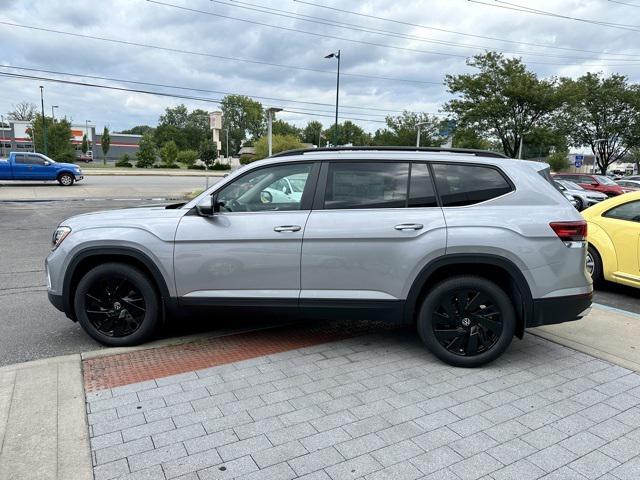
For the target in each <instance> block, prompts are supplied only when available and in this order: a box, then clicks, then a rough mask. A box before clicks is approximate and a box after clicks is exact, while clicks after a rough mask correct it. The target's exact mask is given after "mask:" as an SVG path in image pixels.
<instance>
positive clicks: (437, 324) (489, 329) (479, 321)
mask: <svg viewBox="0 0 640 480" xmlns="http://www.w3.org/2000/svg"><path fill="white" fill-rule="evenodd" d="M417 323H418V333H419V334H420V338H422V341H423V342H424V343H425V345H426V346H427V348H428V349H429V350H430V351H431V352H432V353H433V354H434V355H435V356H436V357H438V358H439V359H441V360H443V361H444V362H446V363H448V364H450V365H454V366H457V367H478V366H480V365H483V364H485V363H487V362H490V361H492V360H494V359H496V358H497V357H498V356H500V355H501V354H502V353H503V352H504V351H505V350H506V349H507V347H508V346H509V344H510V343H511V340H512V339H513V335H514V333H515V325H516V314H515V309H514V307H513V303H512V302H511V299H510V298H509V296H508V295H507V294H506V293H505V292H504V290H502V289H501V288H500V287H499V286H498V285H496V284H495V283H493V282H491V281H489V280H487V279H485V278H481V277H474V276H457V277H453V278H449V279H447V280H444V281H442V282H440V283H439V284H437V285H436V286H435V287H433V289H431V291H429V293H428V294H427V296H426V297H425V299H424V301H423V303H422V306H421V308H420V311H419V313H418V322H417Z"/></svg>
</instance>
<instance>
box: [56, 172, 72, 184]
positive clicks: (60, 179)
mask: <svg viewBox="0 0 640 480" xmlns="http://www.w3.org/2000/svg"><path fill="white" fill-rule="evenodd" d="M63 177H69V178H70V179H71V183H69V185H65V184H64V183H62V178H63ZM73 182H74V178H73V175H70V174H68V173H63V174H61V175H60V176H59V177H58V183H59V184H60V185H62V186H63V187H70V186H71V185H73Z"/></svg>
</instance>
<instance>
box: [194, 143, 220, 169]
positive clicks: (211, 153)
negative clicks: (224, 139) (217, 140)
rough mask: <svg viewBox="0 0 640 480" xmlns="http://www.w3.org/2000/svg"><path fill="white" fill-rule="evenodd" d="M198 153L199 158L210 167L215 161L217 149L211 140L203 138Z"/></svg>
mask: <svg viewBox="0 0 640 480" xmlns="http://www.w3.org/2000/svg"><path fill="white" fill-rule="evenodd" d="M199 154H200V160H202V162H204V164H205V165H206V166H207V167H211V166H212V165H213V164H214V162H215V161H216V158H218V149H217V147H216V145H215V144H214V143H213V140H211V139H210V138H205V139H204V140H203V141H202V142H201V143H200V149H199Z"/></svg>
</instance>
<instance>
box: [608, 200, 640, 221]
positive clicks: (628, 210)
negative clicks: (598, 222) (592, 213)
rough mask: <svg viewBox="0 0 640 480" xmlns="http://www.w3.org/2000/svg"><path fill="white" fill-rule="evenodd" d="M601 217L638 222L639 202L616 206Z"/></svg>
mask: <svg viewBox="0 0 640 480" xmlns="http://www.w3.org/2000/svg"><path fill="white" fill-rule="evenodd" d="M603 217H607V218H616V219H618V220H628V221H629V222H640V201H635V202H629V203H623V204H622V205H618V206H617V207H614V208H612V209H611V210H609V211H608V212H607V213H605V214H604V215H603Z"/></svg>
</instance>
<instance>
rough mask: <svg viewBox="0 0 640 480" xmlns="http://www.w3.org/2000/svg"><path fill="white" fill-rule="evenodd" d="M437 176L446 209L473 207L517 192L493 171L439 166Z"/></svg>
mask: <svg viewBox="0 0 640 480" xmlns="http://www.w3.org/2000/svg"><path fill="white" fill-rule="evenodd" d="M433 172H434V176H435V180H436V186H437V188H438V193H439V194H440V199H441V200H442V206H443V207H460V206H464V205H473V204H474V203H480V202H485V201H487V200H491V199H492V198H496V197H499V196H501V195H504V194H506V193H509V192H510V191H511V190H513V189H512V187H511V185H510V184H509V182H507V180H506V179H505V178H504V176H503V175H502V174H501V173H500V172H499V171H498V170H497V169H495V168H491V167H486V166H482V165H463V164H443V163H437V164H434V165H433Z"/></svg>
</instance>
